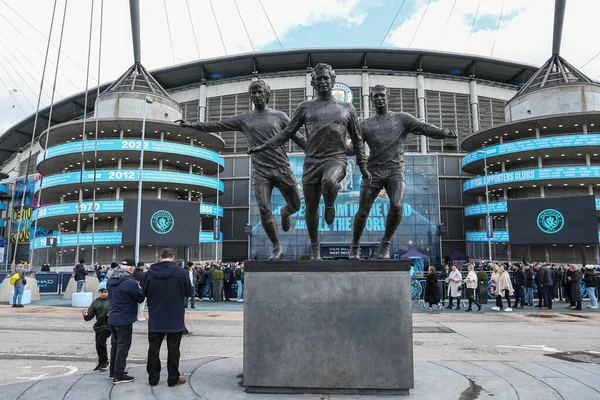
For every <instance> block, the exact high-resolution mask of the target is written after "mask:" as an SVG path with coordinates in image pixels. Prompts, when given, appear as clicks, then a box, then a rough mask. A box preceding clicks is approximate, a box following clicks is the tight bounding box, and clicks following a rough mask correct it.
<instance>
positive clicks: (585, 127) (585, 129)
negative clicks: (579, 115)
mask: <svg viewBox="0 0 600 400" xmlns="http://www.w3.org/2000/svg"><path fill="white" fill-rule="evenodd" d="M587 133H588V128H587V124H583V134H584V135H587Z"/></svg>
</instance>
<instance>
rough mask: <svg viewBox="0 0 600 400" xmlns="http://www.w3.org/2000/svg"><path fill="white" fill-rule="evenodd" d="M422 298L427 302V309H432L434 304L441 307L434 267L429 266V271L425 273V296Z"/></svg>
mask: <svg viewBox="0 0 600 400" xmlns="http://www.w3.org/2000/svg"><path fill="white" fill-rule="evenodd" d="M424 300H425V301H426V302H428V303H429V311H431V310H432V307H433V305H434V304H437V306H438V309H439V308H442V304H441V303H440V287H439V285H438V277H437V273H436V272H435V267H433V266H431V267H429V273H428V274H427V283H426V285H425V297H424Z"/></svg>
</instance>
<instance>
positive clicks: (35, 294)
mask: <svg viewBox="0 0 600 400" xmlns="http://www.w3.org/2000/svg"><path fill="white" fill-rule="evenodd" d="M11 276H12V274H11V273H8V274H6V277H5V278H4V280H3V281H2V286H0V303H1V302H8V301H9V300H10V299H11V295H10V293H11V292H12V291H13V290H14V286H13V285H11V284H10V277H11ZM25 279H26V280H27V284H26V285H25V290H30V291H31V300H32V301H36V300H39V299H40V289H39V288H38V285H37V281H36V280H35V275H34V274H33V273H32V272H30V273H27V274H26V275H25ZM23 304H25V303H23Z"/></svg>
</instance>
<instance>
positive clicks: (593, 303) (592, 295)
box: [585, 287, 598, 307]
mask: <svg viewBox="0 0 600 400" xmlns="http://www.w3.org/2000/svg"><path fill="white" fill-rule="evenodd" d="M585 289H586V290H587V294H588V297H589V298H590V306H592V307H598V298H597V297H596V288H595V287H589V288H585Z"/></svg>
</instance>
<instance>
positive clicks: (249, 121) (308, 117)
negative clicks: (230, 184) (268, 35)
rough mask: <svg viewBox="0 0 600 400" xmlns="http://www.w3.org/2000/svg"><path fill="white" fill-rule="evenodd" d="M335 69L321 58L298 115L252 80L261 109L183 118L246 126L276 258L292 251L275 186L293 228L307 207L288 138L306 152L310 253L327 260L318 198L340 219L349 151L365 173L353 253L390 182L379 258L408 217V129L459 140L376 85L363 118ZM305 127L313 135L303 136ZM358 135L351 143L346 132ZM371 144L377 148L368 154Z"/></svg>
mask: <svg viewBox="0 0 600 400" xmlns="http://www.w3.org/2000/svg"><path fill="white" fill-rule="evenodd" d="M335 78H336V75H335V71H334V70H333V68H332V67H331V66H330V65H328V64H317V65H316V66H315V68H314V69H313V71H312V80H311V84H312V86H313V88H314V89H315V91H316V93H317V96H316V97H315V98H314V99H313V100H309V101H304V102H302V103H300V105H299V106H298V108H297V109H296V111H295V112H294V115H293V117H292V119H291V121H290V120H289V119H288V118H287V116H286V115H285V114H284V113H282V112H279V111H275V110H272V109H270V108H268V107H267V103H268V101H269V94H270V89H269V85H267V84H266V83H264V82H263V81H260V80H259V81H255V82H252V84H251V85H250V88H249V94H250V97H251V99H252V102H253V104H254V110H253V111H250V112H247V113H243V114H240V115H237V116H235V117H232V118H229V119H226V120H223V121H217V122H204V123H188V122H187V121H182V120H179V121H176V122H179V123H180V124H181V125H182V126H187V127H192V128H196V129H198V130H202V131H207V132H217V131H234V130H235V131H240V132H243V133H244V134H245V136H246V138H247V140H248V143H249V144H250V146H251V148H250V150H249V151H248V153H249V154H251V159H252V167H253V168H252V181H253V185H254V193H255V196H256V200H257V203H258V207H259V210H260V216H261V222H262V226H263V228H264V230H265V232H266V234H267V236H268V237H269V239H270V240H271V242H272V243H273V252H272V254H271V257H269V259H283V258H284V257H285V252H284V249H283V247H282V246H281V244H280V243H279V235H278V233H277V223H276V221H275V219H274V217H273V214H272V212H271V192H272V190H273V188H274V187H276V188H278V189H279V191H280V192H281V194H282V195H283V197H284V199H285V201H286V205H285V206H284V207H283V208H282V210H281V220H282V228H283V230H284V231H287V230H288V229H289V228H290V219H289V217H290V215H292V214H294V213H295V212H296V211H298V210H299V209H300V197H299V194H298V188H297V181H296V178H295V177H294V175H293V173H292V171H291V167H290V165H289V159H288V157H287V154H286V152H285V150H284V149H283V148H282V147H281V146H282V145H283V144H285V143H286V142H287V141H288V140H289V139H292V140H294V141H295V142H296V143H297V144H298V146H299V147H300V148H302V149H303V150H304V151H305V158H304V170H303V174H302V185H303V192H304V201H305V206H306V210H305V220H306V227H307V230H308V235H309V237H310V242H311V243H310V259H311V260H319V259H321V254H320V244H319V233H318V228H319V214H318V211H319V201H320V199H321V196H322V197H323V202H324V203H325V215H324V219H325V222H326V223H327V224H329V225H331V224H332V223H333V221H334V220H335V200H336V197H337V194H338V190H339V185H340V182H341V181H342V180H343V179H344V177H345V175H346V165H347V162H348V154H350V153H352V152H353V153H354V155H356V165H357V166H358V167H359V169H360V172H361V174H362V177H363V179H362V183H361V187H360V200H359V203H360V204H359V209H358V211H357V213H356V215H355V217H354V222H353V228H352V244H351V248H350V254H349V258H359V257H360V238H361V236H362V233H363V230H364V228H365V224H366V220H367V216H368V215H369V211H370V210H371V207H372V205H373V202H374V201H375V199H376V198H377V195H378V194H379V191H380V190H381V189H383V188H385V190H386V192H387V194H388V197H389V200H390V208H389V213H388V216H387V220H386V224H385V232H384V235H383V237H382V239H381V244H380V251H379V258H390V245H391V238H392V236H393V234H394V233H395V231H396V229H397V228H398V226H399V225H400V222H401V220H402V211H403V207H402V199H403V197H404V191H405V178H404V143H405V141H406V137H407V135H408V134H409V133H413V134H417V135H425V136H428V137H431V138H435V139H445V138H456V137H457V135H456V133H455V132H453V131H451V130H448V129H440V128H438V127H436V126H434V125H431V124H428V123H425V122H422V121H420V120H418V119H417V118H415V117H413V116H412V115H410V114H407V113H403V112H399V113H396V112H391V111H389V109H388V100H389V92H388V90H387V88H386V87H385V86H382V85H377V86H375V87H374V88H373V89H372V90H371V94H370V95H371V101H372V103H373V106H374V108H375V110H376V114H375V115H374V116H372V117H370V118H367V119H365V120H363V121H361V122H360V124H359V122H358V118H357V115H356V111H355V109H354V106H353V105H352V104H349V103H343V102H340V101H338V100H336V99H335V98H334V97H333V96H332V90H333V85H334V84H335ZM302 126H304V127H305V131H306V138H304V137H302V136H300V135H299V134H298V130H299V129H300V128H301V127H302ZM347 136H349V137H350V139H351V141H352V149H349V148H348V145H347V143H346V137H347ZM364 142H366V143H367V144H368V145H369V149H370V154H369V157H368V159H367V157H366V156H365V148H364Z"/></svg>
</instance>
